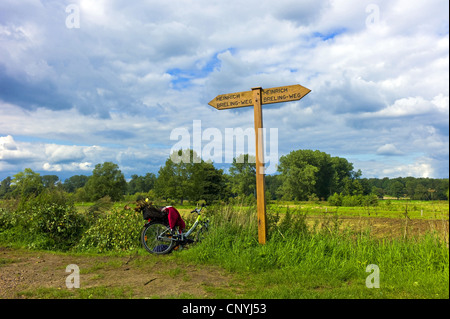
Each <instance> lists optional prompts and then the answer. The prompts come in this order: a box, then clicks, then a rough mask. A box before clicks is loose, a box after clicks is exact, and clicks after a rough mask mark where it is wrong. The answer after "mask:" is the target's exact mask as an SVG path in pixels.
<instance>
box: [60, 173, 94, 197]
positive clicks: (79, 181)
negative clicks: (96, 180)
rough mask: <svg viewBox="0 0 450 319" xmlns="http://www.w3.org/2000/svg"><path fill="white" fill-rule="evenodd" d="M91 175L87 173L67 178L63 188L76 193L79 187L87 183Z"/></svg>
mask: <svg viewBox="0 0 450 319" xmlns="http://www.w3.org/2000/svg"><path fill="white" fill-rule="evenodd" d="M88 179H89V176H86V175H74V176H72V177H69V178H67V179H66V180H65V181H64V183H63V188H64V190H65V191H66V192H69V193H74V192H75V191H76V190H77V189H79V188H82V187H84V186H85V185H86V183H87V181H88Z"/></svg>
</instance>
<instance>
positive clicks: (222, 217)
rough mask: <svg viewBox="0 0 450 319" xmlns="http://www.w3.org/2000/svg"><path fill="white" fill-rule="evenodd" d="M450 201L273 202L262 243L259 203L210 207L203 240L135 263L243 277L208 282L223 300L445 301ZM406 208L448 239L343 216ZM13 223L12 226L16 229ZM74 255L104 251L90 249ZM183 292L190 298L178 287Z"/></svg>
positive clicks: (118, 291)
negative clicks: (374, 272)
mask: <svg viewBox="0 0 450 319" xmlns="http://www.w3.org/2000/svg"><path fill="white" fill-rule="evenodd" d="M116 206H117V207H120V206H123V205H122V203H120V204H116ZM87 207H89V206H87V205H83V206H80V207H79V208H82V209H80V211H82V210H84V209H87ZM177 208H178V207H177ZM192 208H193V206H192V205H190V206H182V207H180V208H179V210H180V212H181V213H182V215H183V217H184V218H185V219H189V218H191V217H192V216H191V215H190V214H189V213H188V212H189V211H190V210H192ZM448 208H449V207H448V201H439V202H438V201H434V202H423V201H409V200H399V201H395V200H391V201H380V203H379V205H378V206H376V207H369V208H367V207H338V208H337V207H333V206H328V205H327V203H326V202H318V203H315V202H297V203H294V202H288V203H282V205H280V203H271V204H269V205H268V208H267V215H268V216H267V217H268V218H267V223H268V240H267V243H266V244H265V245H260V244H259V243H258V241H257V238H258V236H257V233H258V227H257V218H256V209H255V207H245V206H239V205H235V206H232V205H218V206H211V207H209V208H208V209H207V210H206V215H208V217H209V218H210V220H211V230H210V233H209V234H208V236H207V237H206V239H205V240H204V242H202V243H201V244H199V245H197V246H194V247H192V248H190V249H188V250H183V251H179V252H173V253H172V254H171V255H169V256H164V257H161V256H157V257H155V258H136V259H135V260H133V261H132V262H131V263H132V264H133V266H135V267H138V268H140V269H142V270H143V271H144V272H145V270H146V267H148V263H157V262H161V260H163V259H162V258H164V260H165V261H176V262H177V265H178V266H177V267H176V268H172V269H166V270H162V273H164V274H166V275H168V276H169V277H171V278H180V279H181V280H182V281H184V282H190V281H191V280H192V279H191V277H190V276H189V273H188V272H187V271H186V270H185V269H184V268H183V267H182V266H179V265H184V264H194V265H195V264H206V265H208V264H209V265H215V266H220V267H221V268H223V269H225V270H226V271H227V272H228V273H231V274H232V275H233V277H234V278H236V281H234V282H232V283H231V284H230V287H229V288H227V289H225V288H223V287H221V288H218V287H212V286H211V287H205V289H206V290H208V291H213V292H214V295H215V296H216V298H262V299H266V298H283V299H289V298H293V299H303V298H309V299H314V298H319V299H330V298H340V299H359V298H364V299H371V298H382V299H411V298H428V299H441V298H444V299H447V298H449V251H448ZM405 215H407V216H408V217H409V218H411V219H412V220H415V219H417V220H419V219H423V220H432V219H435V220H438V222H442V223H443V224H445V223H447V233H446V234H445V236H446V237H447V242H446V241H443V240H442V238H441V239H439V237H438V236H437V235H436V234H435V233H433V232H428V233H426V234H421V236H420V237H416V236H405V237H404V238H403V237H401V238H393V237H391V236H384V237H381V238H380V237H375V236H373V234H372V233H371V229H370V228H364V227H360V228H356V227H354V228H351V227H349V226H348V225H347V224H343V219H344V218H345V217H370V218H371V219H372V218H373V220H376V219H377V218H391V219H402V220H405V222H406V220H407V219H406V217H405ZM311 217H314V218H311ZM407 227H408V224H407V223H405V228H407ZM109 228H111V227H109ZM109 228H108V229H109ZM12 230H13V229H8V230H7V231H11V234H17V233H18V231H17V230H15V231H14V232H12ZM7 231H5V232H4V233H3V235H2V236H3V238H4V240H5V239H6V242H7V243H8V244H9V245H10V246H14V243H13V242H10V241H9V240H10V239H12V238H13V237H8V236H7V235H8V233H7ZM405 233H406V232H405ZM15 239H16V240H18V242H17V243H16V245H18V246H21V240H22V239H20V238H15ZM22 241H23V240H22ZM27 244H28V243H27ZM130 249H131V250H128V251H123V250H111V251H105V252H104V253H102V255H104V256H108V255H110V256H124V255H127V254H130V253H136V255H137V256H143V255H145V256H148V254H147V253H146V252H144V251H143V250H142V249H141V248H139V247H131V248H130ZM72 253H75V252H72ZM76 253H77V254H81V255H89V254H92V255H96V256H97V255H98V254H97V253H95V254H93V253H90V252H89V251H87V250H86V251H81V252H80V251H78V252H76ZM152 257H153V256H152ZM166 257H167V258H166ZM10 262H13V261H12V260H10V259H7V258H3V259H0V267H2V265H6V264H8V263H10ZM146 264H147V265H146ZM370 264H375V265H377V266H378V267H379V269H380V288H379V289H377V288H372V289H369V288H367V287H366V278H367V277H368V276H369V275H370V273H368V272H366V267H367V266H368V265H370ZM119 266H120V264H119V263H117V262H99V263H97V264H94V265H92V266H91V267H90V268H88V269H84V270H83V272H85V273H93V272H95V271H96V270H99V269H103V268H108V269H109V268H116V267H119ZM93 279H101V277H98V276H97V277H93ZM21 293H22V294H23V295H24V296H25V297H27V298H85V299H88V298H131V297H132V296H133V289H132V287H121V288H112V287H103V286H100V287H95V288H87V289H78V290H73V291H72V290H71V291H67V290H63V291H61V290H59V289H57V288H39V289H36V290H32V291H24V292H21ZM155 296H156V295H155ZM177 298H192V296H191V295H189V294H186V295H177Z"/></svg>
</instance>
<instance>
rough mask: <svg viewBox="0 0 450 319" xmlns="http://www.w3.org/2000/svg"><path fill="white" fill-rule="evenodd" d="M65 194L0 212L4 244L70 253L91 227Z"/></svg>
mask: <svg viewBox="0 0 450 319" xmlns="http://www.w3.org/2000/svg"><path fill="white" fill-rule="evenodd" d="M88 222H89V221H88V219H87V217H86V216H84V215H81V214H79V213H78V212H77V211H76V209H75V208H74V206H73V205H72V204H70V203H69V202H68V201H67V200H66V199H65V197H64V195H63V194H61V193H57V192H55V193H53V192H48V193H42V194H40V195H39V196H37V197H36V198H34V199H33V200H30V201H29V202H27V203H26V204H24V205H22V206H19V207H18V208H17V209H0V240H1V241H6V242H10V243H14V242H21V243H22V245H25V246H26V247H28V248H37V249H51V250H67V249H69V248H70V247H72V246H73V245H74V244H75V243H76V242H77V241H78V240H79V239H80V238H81V235H82V233H83V231H84V230H85V228H86V227H87V225H88Z"/></svg>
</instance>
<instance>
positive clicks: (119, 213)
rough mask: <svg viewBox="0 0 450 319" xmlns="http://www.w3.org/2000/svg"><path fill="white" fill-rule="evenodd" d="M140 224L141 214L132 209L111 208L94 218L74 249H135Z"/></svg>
mask: <svg viewBox="0 0 450 319" xmlns="http://www.w3.org/2000/svg"><path fill="white" fill-rule="evenodd" d="M142 225H143V223H142V215H141V214H139V213H137V212H135V211H134V210H131V209H123V210H112V211H111V212H108V213H104V214H103V215H101V216H99V217H98V218H97V219H96V221H95V223H94V224H93V225H92V226H91V227H90V228H89V229H88V230H87V231H86V232H85V233H84V234H83V237H82V238H81V239H80V241H79V243H78V244H77V246H76V247H75V249H76V250H79V251H85V250H95V251H98V252H105V251H110V250H114V251H120V250H132V249H136V248H137V247H139V246H140V242H139V235H140V231H141V230H142Z"/></svg>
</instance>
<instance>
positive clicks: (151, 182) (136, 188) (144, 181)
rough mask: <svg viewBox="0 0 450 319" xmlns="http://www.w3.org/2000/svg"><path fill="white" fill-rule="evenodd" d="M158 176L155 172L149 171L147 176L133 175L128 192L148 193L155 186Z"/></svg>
mask: <svg viewBox="0 0 450 319" xmlns="http://www.w3.org/2000/svg"><path fill="white" fill-rule="evenodd" d="M155 181H156V176H155V174H153V173H147V174H145V176H138V175H136V174H134V175H131V180H130V181H129V182H128V194H136V193H147V192H148V191H149V190H151V189H153V188H154V187H155Z"/></svg>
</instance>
